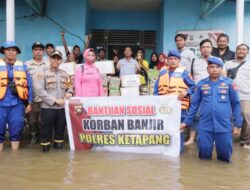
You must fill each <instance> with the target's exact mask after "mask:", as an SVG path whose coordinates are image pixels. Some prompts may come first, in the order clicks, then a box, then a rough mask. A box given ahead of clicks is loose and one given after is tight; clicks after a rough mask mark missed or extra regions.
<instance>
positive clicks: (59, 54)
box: [50, 50, 63, 59]
mask: <svg viewBox="0 0 250 190" xmlns="http://www.w3.org/2000/svg"><path fill="white" fill-rule="evenodd" d="M55 56H59V57H60V58H61V59H62V58H63V56H62V53H61V52H60V51H58V50H55V51H54V52H53V53H52V54H51V55H50V57H55Z"/></svg>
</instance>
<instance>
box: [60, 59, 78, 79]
mask: <svg viewBox="0 0 250 190" xmlns="http://www.w3.org/2000/svg"><path fill="white" fill-rule="evenodd" d="M59 69H62V70H63V71H65V72H66V73H67V74H68V75H69V76H73V75H75V72H76V63H75V62H67V63H61V65H60V66H59Z"/></svg>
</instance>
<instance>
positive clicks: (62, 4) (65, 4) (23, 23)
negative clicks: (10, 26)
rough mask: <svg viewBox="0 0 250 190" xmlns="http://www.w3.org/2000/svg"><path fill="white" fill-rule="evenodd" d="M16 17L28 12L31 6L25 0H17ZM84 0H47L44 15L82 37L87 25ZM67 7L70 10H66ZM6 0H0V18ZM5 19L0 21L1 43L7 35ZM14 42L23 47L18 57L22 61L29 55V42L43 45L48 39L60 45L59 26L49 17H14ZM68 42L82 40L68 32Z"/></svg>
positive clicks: (78, 42) (30, 12)
mask: <svg viewBox="0 0 250 190" xmlns="http://www.w3.org/2000/svg"><path fill="white" fill-rule="evenodd" d="M15 3H16V10H15V14H16V17H22V16H24V15H26V16H27V15H31V14H32V13H33V11H32V9H31V8H30V7H29V6H28V5H27V3H26V2H25V1H24V0H16V1H15ZM87 6H88V5H87V4H86V0H70V1H62V0H51V1H48V5H47V12H46V14H47V15H48V16H50V17H51V18H53V19H54V20H55V21H57V22H58V23H59V24H60V25H62V26H63V27H65V28H66V29H68V30H69V31H71V32H72V33H74V34H76V35H79V36H81V37H82V38H84V36H85V27H86V25H85V24H86V23H85V20H86V15H87V14H86V7H87ZM69 10H70V11H69ZM5 14H6V11H5V0H4V1H2V0H1V1H0V20H2V19H6V16H5ZM5 25H6V22H5V21H1V22H0V43H1V44H2V43H3V41H5V38H6V35H5V34H6V32H5V30H6V27H5ZM15 26H16V42H17V44H18V45H19V46H20V48H21V50H22V54H21V55H20V56H19V57H20V59H22V60H27V59H30V58H31V57H32V53H31V45H32V43H34V42H36V41H40V42H42V43H44V44H46V43H48V42H51V43H53V44H55V45H62V42H61V36H60V35H61V34H60V33H61V28H60V27H58V26H57V25H56V24H54V23H53V22H51V21H50V20H48V19H47V18H46V17H34V18H26V19H20V20H16V25H15ZM65 37H66V40H67V41H68V44H69V45H71V46H73V45H75V44H78V45H79V46H80V47H82V46H83V44H82V42H81V40H79V39H78V38H76V37H73V36H71V35H68V34H66V35H65Z"/></svg>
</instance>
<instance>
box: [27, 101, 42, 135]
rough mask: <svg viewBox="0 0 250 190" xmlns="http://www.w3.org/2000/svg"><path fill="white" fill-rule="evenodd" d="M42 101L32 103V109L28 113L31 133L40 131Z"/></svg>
mask: <svg viewBox="0 0 250 190" xmlns="http://www.w3.org/2000/svg"><path fill="white" fill-rule="evenodd" d="M41 105H42V104H41V102H35V103H33V104H32V111H31V112H30V113H28V121H29V128H30V132H31V133H38V132H39V128H40V126H41Z"/></svg>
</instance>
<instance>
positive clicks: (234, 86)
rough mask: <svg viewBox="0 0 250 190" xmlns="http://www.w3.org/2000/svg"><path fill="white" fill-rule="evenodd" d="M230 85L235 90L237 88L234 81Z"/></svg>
mask: <svg viewBox="0 0 250 190" xmlns="http://www.w3.org/2000/svg"><path fill="white" fill-rule="evenodd" d="M231 85H232V87H233V89H234V90H235V91H236V90H237V85H236V82H233V83H232V84H231Z"/></svg>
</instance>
